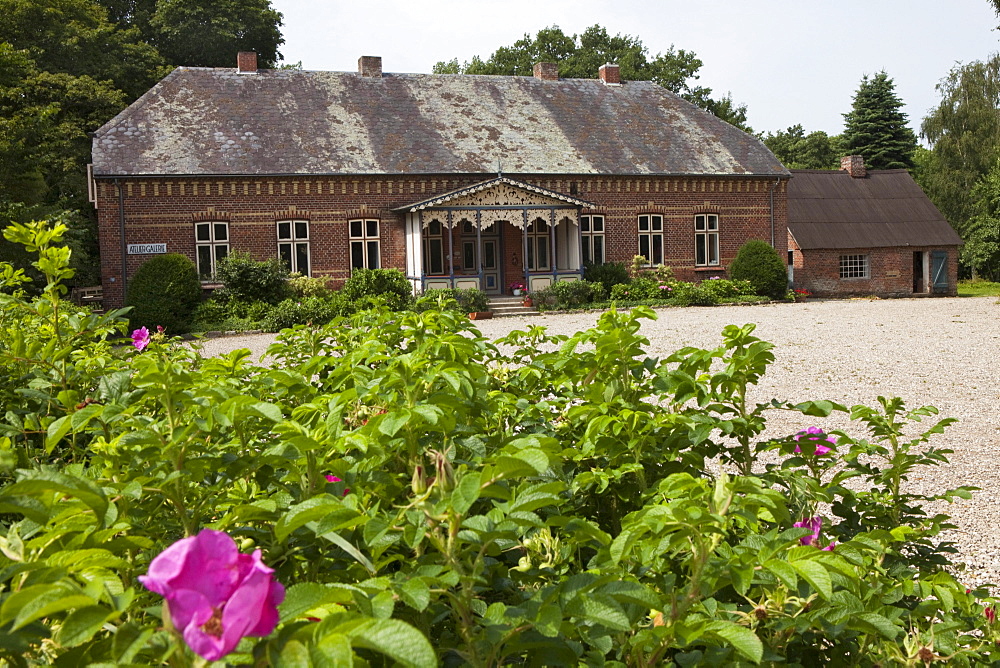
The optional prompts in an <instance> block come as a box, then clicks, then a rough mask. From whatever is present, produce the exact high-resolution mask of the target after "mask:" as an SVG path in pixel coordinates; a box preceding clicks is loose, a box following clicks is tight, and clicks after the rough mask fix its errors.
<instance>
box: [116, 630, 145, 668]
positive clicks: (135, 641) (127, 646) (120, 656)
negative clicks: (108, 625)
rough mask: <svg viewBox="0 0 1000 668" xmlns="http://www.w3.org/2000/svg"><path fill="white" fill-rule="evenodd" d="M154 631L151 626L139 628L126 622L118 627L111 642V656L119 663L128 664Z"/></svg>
mask: <svg viewBox="0 0 1000 668" xmlns="http://www.w3.org/2000/svg"><path fill="white" fill-rule="evenodd" d="M154 633H156V631H155V629H153V628H149V627H147V628H139V627H138V626H136V625H135V624H132V623H128V624H123V625H121V626H119V627H118V630H117V631H116V632H115V635H114V639H113V640H112V643H111V656H112V658H114V660H115V661H117V662H118V663H119V664H129V663H132V661H133V659H135V656H136V654H138V653H139V652H141V651H142V650H143V648H144V647H145V646H146V643H147V642H149V639H150V638H152V637H153V634H154Z"/></svg>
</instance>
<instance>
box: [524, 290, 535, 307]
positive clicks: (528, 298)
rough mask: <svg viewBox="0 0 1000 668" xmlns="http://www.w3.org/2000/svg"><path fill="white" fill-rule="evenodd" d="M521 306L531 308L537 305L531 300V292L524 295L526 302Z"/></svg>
mask: <svg viewBox="0 0 1000 668" xmlns="http://www.w3.org/2000/svg"><path fill="white" fill-rule="evenodd" d="M521 305H522V306H524V307H525V308H531V307H532V306H534V305H535V302H534V301H533V300H532V299H531V293H530V292H525V293H524V300H523V301H522V302H521Z"/></svg>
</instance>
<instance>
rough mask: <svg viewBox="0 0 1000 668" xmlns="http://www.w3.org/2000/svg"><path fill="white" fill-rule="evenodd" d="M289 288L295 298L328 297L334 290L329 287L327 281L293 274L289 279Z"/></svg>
mask: <svg viewBox="0 0 1000 668" xmlns="http://www.w3.org/2000/svg"><path fill="white" fill-rule="evenodd" d="M288 287H289V288H290V289H291V291H292V295H293V296H294V297H298V298H300V299H301V298H302V297H326V296H328V295H329V294H330V293H331V292H333V291H332V290H330V288H329V287H327V283H326V279H325V278H319V277H310V276H303V275H302V274H293V275H291V276H290V277H289V279H288Z"/></svg>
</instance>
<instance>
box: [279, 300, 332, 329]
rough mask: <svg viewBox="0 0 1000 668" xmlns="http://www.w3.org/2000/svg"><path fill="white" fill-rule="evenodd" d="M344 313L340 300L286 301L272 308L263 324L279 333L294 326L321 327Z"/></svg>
mask: <svg viewBox="0 0 1000 668" xmlns="http://www.w3.org/2000/svg"><path fill="white" fill-rule="evenodd" d="M344 311H345V303H344V300H342V299H339V298H323V297H306V298H305V299H286V300H285V301H283V302H281V303H280V304H278V305H277V306H273V307H271V309H270V311H269V312H268V314H267V315H266V316H265V317H264V318H263V320H262V322H261V324H262V325H263V328H264V329H266V330H267V331H269V332H277V331H280V330H282V329H285V328H288V327H292V326H294V325H310V324H311V325H315V326H319V325H325V324H326V323H328V322H330V321H331V320H333V319H334V318H336V317H337V316H339V315H343V314H344Z"/></svg>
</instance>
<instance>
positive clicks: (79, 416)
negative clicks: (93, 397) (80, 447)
mask: <svg viewBox="0 0 1000 668" xmlns="http://www.w3.org/2000/svg"><path fill="white" fill-rule="evenodd" d="M103 410H104V406H102V405H100V404H87V406H85V407H84V408H82V409H81V410H78V411H76V412H75V413H73V414H72V415H71V416H70V420H69V421H70V424H71V425H72V426H73V430H74V431H79V430H80V429H81V428H82V427H84V426H86V425H87V423H88V422H90V421H91V420H92V419H93V418H94V416H95V415H97V414H98V413H100V412H101V411H103ZM61 419H63V418H60V420H61ZM57 422H58V420H57ZM52 424H55V423H54V422H53V423H52ZM51 426H52V425H49V428H50V429H51Z"/></svg>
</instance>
